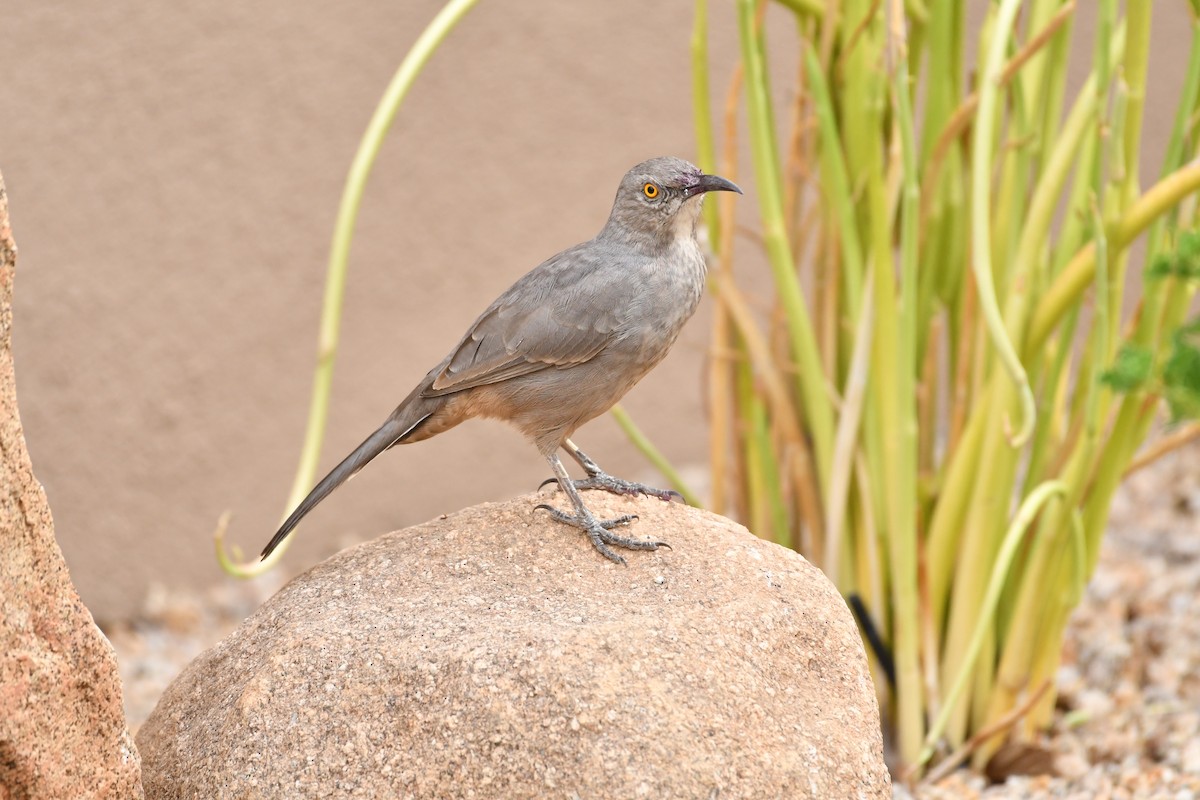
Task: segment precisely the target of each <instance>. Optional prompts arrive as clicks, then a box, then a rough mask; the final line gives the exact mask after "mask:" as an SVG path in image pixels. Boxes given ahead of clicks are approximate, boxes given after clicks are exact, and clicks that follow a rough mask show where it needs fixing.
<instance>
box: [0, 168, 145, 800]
mask: <svg viewBox="0 0 1200 800" xmlns="http://www.w3.org/2000/svg"><path fill="white" fill-rule="evenodd" d="M16 258H17V248H16V245H15V244H14V243H13V239H12V231H11V229H10V226H9V222H8V198H7V196H6V195H5V191H4V180H3V178H0V798H3V800H9V798H12V799H13V800H23V798H43V797H47V798H51V797H53V798H58V797H63V798H67V797H69V798H73V799H75V798H77V799H78V800H86V799H87V798H93V797H94V798H110V797H111V798H128V797H141V796H142V787H141V780H140V770H139V761H138V754H137V750H136V748H134V746H133V739H132V738H131V737H130V735H129V730H128V729H127V728H126V726H125V710H124V708H123V706H122V703H121V678H120V675H119V674H118V672H117V660H116V656H115V655H114V654H113V649H112V645H110V644H109V642H108V640H107V639H105V638H104V634H102V633H101V632H100V629H99V628H97V627H96V623H95V622H94V621H93V620H92V615H91V614H90V613H89V612H88V610H87V608H86V607H85V606H84V605H83V603H82V602H81V601H80V599H79V594H78V593H77V592H76V591H75V587H74V585H73V584H72V583H71V576H70V575H69V574H68V573H67V565H66V562H65V561H63V555H62V551H61V550H59V549H58V543H57V542H56V541H55V539H54V523H53V522H52V521H51V519H50V505H49V503H47V501H46V493H45V492H44V491H43V490H42V486H41V484H40V483H38V482H37V480H36V479H35V478H34V477H33V468H32V467H31V466H30V463H29V453H28V451H27V450H26V449H25V436H24V434H23V433H22V431H21V417H20V415H19V414H18V413H17V395H16V387H15V380H14V375H13V359H12V349H11V341H12V290H13V277H14V273H15V268H16Z"/></svg>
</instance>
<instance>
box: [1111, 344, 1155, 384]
mask: <svg viewBox="0 0 1200 800" xmlns="http://www.w3.org/2000/svg"><path fill="white" fill-rule="evenodd" d="M1153 367H1154V354H1153V353H1151V352H1150V349H1149V348H1146V347H1138V346H1136V345H1132V344H1126V345H1122V346H1121V349H1120V350H1118V351H1117V357H1116V359H1115V360H1114V361H1113V365H1112V367H1110V368H1109V369H1107V370H1105V371H1104V373H1103V374H1102V375H1101V376H1100V382H1101V383H1104V384H1106V385H1108V386H1109V387H1110V388H1111V389H1112V390H1113V391H1114V392H1122V393H1124V392H1132V391H1134V390H1135V389H1140V388H1141V387H1142V386H1144V385H1145V383H1146V381H1147V380H1148V379H1149V378H1150V371H1151V369H1152V368H1153Z"/></svg>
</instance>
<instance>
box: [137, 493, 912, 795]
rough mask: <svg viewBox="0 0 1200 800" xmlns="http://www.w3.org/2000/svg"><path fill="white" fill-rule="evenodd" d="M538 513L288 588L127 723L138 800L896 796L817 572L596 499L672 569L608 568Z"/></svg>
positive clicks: (384, 554)
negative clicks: (139, 718)
mask: <svg viewBox="0 0 1200 800" xmlns="http://www.w3.org/2000/svg"><path fill="white" fill-rule="evenodd" d="M542 499H547V498H546V497H543V498H542ZM535 502H536V500H535V498H533V497H523V498H517V499H515V500H512V501H509V502H506V503H496V504H490V505H484V506H478V507H475V508H472V509H468V510H465V511H462V512H460V513H457V514H453V515H450V516H448V517H443V518H440V519H437V520H434V521H432V522H429V523H426V524H424V525H420V526H416V527H413V528H409V529H407V530H404V531H400V532H397V533H393V534H389V535H386V536H384V537H381V538H379V539H377V540H375V541H372V542H368V543H366V544H363V545H359V546H357V547H354V548H351V549H349V550H345V551H343V552H341V553H339V554H338V555H336V556H334V557H333V558H331V559H329V560H328V561H326V562H324V563H322V564H320V565H318V566H317V567H315V568H313V569H312V570H310V571H309V572H307V573H305V574H303V575H301V576H299V577H298V578H296V579H295V580H293V581H292V582H291V583H289V584H288V585H287V586H285V587H284V588H283V589H282V590H281V591H280V592H279V593H278V594H276V595H275V596H274V597H273V598H272V599H271V600H269V601H268V602H267V603H266V604H264V605H263V606H262V607H261V608H260V609H259V610H258V611H257V612H256V613H255V614H254V615H253V616H252V617H250V618H249V619H248V620H247V621H246V622H245V623H244V624H243V625H242V626H241V627H240V628H238V629H237V630H236V631H235V632H234V633H233V634H232V635H231V636H230V637H228V638H227V639H226V640H224V641H223V642H222V643H220V644H219V645H218V646H216V647H214V648H213V649H211V650H209V651H207V652H206V653H204V654H203V655H202V656H201V657H199V658H198V659H196V660H195V661H194V662H193V663H192V664H191V665H190V666H189V667H188V668H187V669H186V670H185V671H184V672H183V674H182V675H180V677H179V678H178V679H177V680H176V681H175V682H174V683H173V684H172V685H171V686H170V687H169V688H168V690H167V691H166V693H165V694H164V696H163V697H162V699H161V701H160V702H159V704H158V706H157V708H156V709H155V711H154V712H153V714H151V716H150V718H149V719H148V720H147V721H146V723H145V724H144V725H143V726H142V728H141V730H140V731H139V733H138V744H139V747H140V749H141V751H142V757H143V765H144V766H143V770H144V776H145V781H146V793H147V797H150V798H158V797H215V796H217V795H218V793H221V796H229V797H331V798H332V797H372V796H381V797H384V796H386V797H404V798H424V797H478V798H522V797H530V798H532V797H539V798H541V797H545V798H558V797H560V798H576V797H577V798H601V797H604V798H609V797H611V798H618V797H619V798H635V797H654V798H665V797H671V798H693V797H694V798H712V797H718V796H719V797H720V798H722V800H729V799H730V798H742V797H744V798H751V797H752V798H777V797H778V798H783V797H786V798H804V797H811V798H822V799H823V800H826V799H832V798H884V797H890V796H891V787H890V783H889V779H888V776H887V771H886V768H885V767H884V764H883V757H882V743H881V737H880V728H879V715H878V709H877V707H876V701H875V696H874V692H873V690H872V686H871V682H870V678H869V676H868V673H867V665H866V658H865V656H864V654H863V650H862V645H861V644H860V641H859V638H858V635H857V632H856V631H855V628H854V625H853V622H852V619H851V617H850V614H849V612H848V610H847V609H846V607H845V605H844V604H843V602H842V600H841V598H840V597H839V596H838V595H837V593H836V591H835V590H834V588H833V587H832V585H831V584H830V583H829V582H828V581H827V580H826V579H825V578H824V576H823V575H821V573H820V572H819V571H818V570H817V569H816V568H815V567H812V566H810V565H809V564H808V563H807V562H806V561H805V560H804V559H803V558H801V557H800V556H798V555H797V554H795V553H793V552H791V551H788V550H785V549H784V548H782V547H778V546H776V545H773V544H770V543H767V542H763V541H761V540H759V539H756V538H754V537H753V536H751V535H750V534H749V533H748V532H746V530H745V529H744V528H742V527H741V526H739V525H736V524H735V523H732V522H730V521H728V520H726V519H723V518H721V517H717V516H714V515H712V514H708V513H706V512H703V511H698V510H695V509H690V508H686V507H684V506H682V505H680V504H666V503H662V502H661V501H658V500H651V499H631V498H617V497H612V496H608V495H604V494H603V493H598V492H589V493H588V502H589V504H590V505H591V506H592V507H593V509H594V510H595V511H596V512H597V513H599V514H602V515H605V516H615V515H616V514H618V513H621V512H624V511H631V512H634V513H637V514H639V515H640V516H641V519H640V521H639V522H637V523H635V525H634V527H633V528H632V529H631V532H632V533H633V534H634V535H637V536H644V537H649V536H654V537H656V538H661V539H665V540H666V541H669V542H670V543H671V544H672V545H673V546H674V548H675V549H674V550H673V551H670V550H662V551H660V552H658V553H654V554H646V553H631V554H629V566H628V567H620V566H617V565H615V564H611V563H609V562H607V561H605V560H604V559H602V558H601V557H600V556H599V555H597V554H596V553H595V552H593V551H592V549H591V547H590V545H589V544H588V543H587V541H586V539H584V538H583V536H582V535H581V534H579V533H578V532H577V531H573V530H571V529H569V528H566V527H564V526H560V525H556V524H554V523H551V522H549V521H548V520H547V519H546V518H545V516H544V515H542V514H540V513H537V512H534V511H533V506H534V504H535Z"/></svg>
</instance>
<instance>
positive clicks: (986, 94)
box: [971, 0, 1037, 447]
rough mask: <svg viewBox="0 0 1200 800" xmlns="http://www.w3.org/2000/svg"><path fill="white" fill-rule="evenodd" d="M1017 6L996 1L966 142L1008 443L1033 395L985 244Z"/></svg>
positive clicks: (982, 295)
mask: <svg viewBox="0 0 1200 800" xmlns="http://www.w3.org/2000/svg"><path fill="white" fill-rule="evenodd" d="M1020 8H1021V2H1020V0H1001V2H1000V10H999V12H998V13H997V19H996V27H995V30H994V31H993V35H992V38H991V43H990V46H989V47H988V51H987V60H986V62H985V63H984V68H983V77H982V79H981V80H980V84H979V110H978V111H977V112H976V116H975V131H976V135H975V137H974V138H973V140H972V146H971V238H972V240H973V241H974V243H975V247H974V250H973V259H972V266H973V268H974V270H975V283H976V286H977V287H978V289H979V307H980V309H981V310H982V311H983V316H984V320H985V321H986V323H987V327H988V331H989V333H990V334H991V338H992V344H993V345H994V346H995V348H996V353H997V355H998V356H999V357H1000V362H1001V363H1002V364H1003V365H1004V369H1005V371H1006V372H1008V374H1009V377H1010V378H1011V379H1012V381H1013V383H1014V384H1016V386H1017V391H1018V393H1019V394H1020V399H1021V408H1022V417H1021V427H1020V428H1019V429H1018V430H1017V432H1016V434H1015V435H1013V436H1012V437H1011V440H1010V444H1011V445H1012V446H1013V447H1019V446H1021V445H1022V444H1024V443H1025V441H1026V440H1027V439H1028V438H1029V436H1030V435H1031V434H1032V433H1033V426H1034V423H1035V422H1036V419H1037V405H1036V403H1035V402H1034V399H1033V390H1032V389H1030V387H1029V379H1028V377H1027V376H1026V375H1025V368H1024V366H1022V364H1021V360H1020V358H1018V356H1017V352H1016V349H1015V348H1014V347H1013V345H1012V341H1011V340H1010V339H1009V334H1008V332H1007V331H1006V330H1005V325H1004V320H1003V318H1002V317H1001V315H1000V306H999V304H998V303H997V301H996V290H995V286H994V283H993V277H992V276H993V272H992V259H991V247H990V244H989V243H990V242H991V231H990V216H991V213H990V212H991V175H992V170H991V159H992V142H991V141H990V140H991V138H992V136H993V133H992V131H993V130H994V129H995V126H996V109H997V106H998V103H999V100H998V97H997V95H998V89H999V86H998V84H999V81H1000V71H1001V68H1002V67H1003V66H1004V54H1005V50H1006V48H1007V45H1008V37H1009V33H1010V32H1011V30H1012V26H1013V22H1014V21H1015V20H1016V16H1017V12H1018V11H1019V10H1020Z"/></svg>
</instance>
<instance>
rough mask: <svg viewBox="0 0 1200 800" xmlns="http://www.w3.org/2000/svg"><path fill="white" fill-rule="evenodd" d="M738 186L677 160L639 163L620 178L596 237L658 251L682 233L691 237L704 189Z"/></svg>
mask: <svg viewBox="0 0 1200 800" xmlns="http://www.w3.org/2000/svg"><path fill="white" fill-rule="evenodd" d="M714 191H719V192H737V193H738V194H741V193H742V190H741V189H739V188H738V187H737V185H736V184H734V183H733V182H732V181H727V180H725V179H724V178H721V177H718V176H716V175H705V174H704V173H703V172H701V171H700V168H699V167H697V166H695V165H694V164H690V163H688V162H687V161H684V160H683V159H682V158H672V157H670V156H664V157H661V158H652V159H650V160H649V161H643V162H642V163H641V164H638V165H637V166H636V167H634V168H633V169H631V170H629V172H627V173H625V177H624V178H622V179H621V185H620V186H619V187H618V188H617V197H616V199H615V200H614V201H613V208H612V213H611V214H610V215H609V218H608V224H606V225H605V226H604V231H603V232H602V233H601V236H609V237H616V238H621V239H625V240H627V241H629V242H630V243H631V244H635V245H640V246H645V247H649V248H651V249H660V248H665V247H669V246H670V245H671V244H672V243H673V242H674V241H675V240H676V239H678V238H679V237H682V236H692V235H694V233H695V230H696V219H697V218H698V217H699V216H700V206H701V203H702V198H703V197H704V195H705V193H707V192H714Z"/></svg>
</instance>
